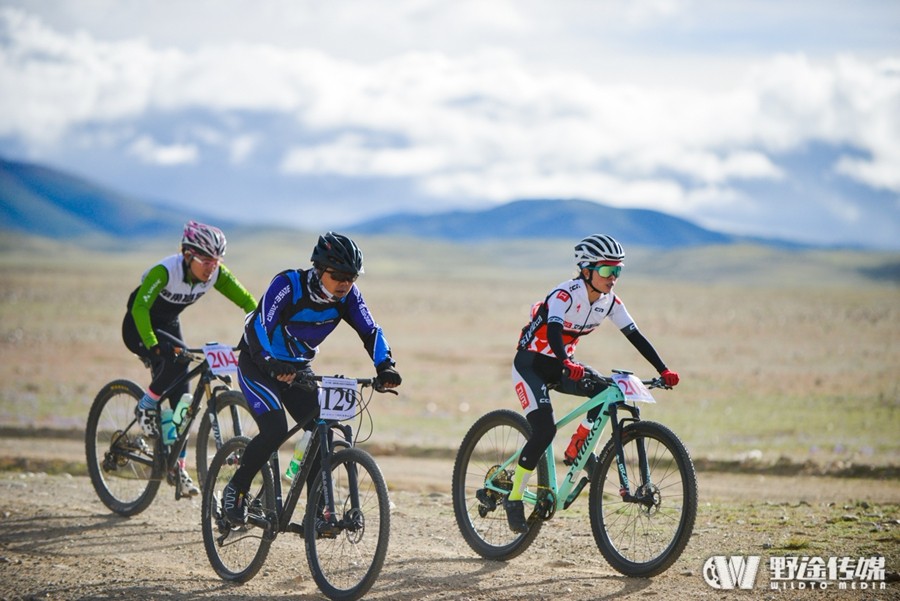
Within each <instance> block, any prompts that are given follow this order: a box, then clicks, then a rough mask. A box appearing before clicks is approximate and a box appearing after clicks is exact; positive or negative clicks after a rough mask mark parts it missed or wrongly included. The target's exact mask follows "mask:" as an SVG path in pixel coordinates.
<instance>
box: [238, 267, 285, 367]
mask: <svg viewBox="0 0 900 601" xmlns="http://www.w3.org/2000/svg"><path fill="white" fill-rule="evenodd" d="M292 298H293V288H292V286H291V281H290V279H288V278H287V276H285V275H283V274H279V275H277V276H275V278H274V279H273V280H272V283H271V284H269V288H268V289H267V290H266V292H265V294H264V295H263V297H262V299H261V300H260V301H259V311H258V313H257V314H256V315H255V316H253V319H252V320H251V321H250V322H249V323H248V324H247V326H246V329H247V330H250V331H251V332H252V335H250V336H248V337H247V338H248V342H249V343H250V355H251V357H253V360H254V361H256V362H257V363H259V364H262V362H264V361H265V360H266V357H270V356H272V355H273V353H272V338H273V337H274V336H275V334H276V330H277V329H278V328H279V327H280V323H281V312H282V311H283V310H284V308H285V306H288V305H290V304H291V299H292Z"/></svg>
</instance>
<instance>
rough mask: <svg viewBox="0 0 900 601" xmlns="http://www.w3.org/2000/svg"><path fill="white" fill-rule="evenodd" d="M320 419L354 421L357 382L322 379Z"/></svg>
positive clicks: (341, 379) (342, 379)
mask: <svg viewBox="0 0 900 601" xmlns="http://www.w3.org/2000/svg"><path fill="white" fill-rule="evenodd" d="M319 407H320V411H319V419H323V420H336V421H344V420H349V419H353V416H354V415H356V409H357V392H356V380H350V379H347V378H322V383H321V384H320V386H319Z"/></svg>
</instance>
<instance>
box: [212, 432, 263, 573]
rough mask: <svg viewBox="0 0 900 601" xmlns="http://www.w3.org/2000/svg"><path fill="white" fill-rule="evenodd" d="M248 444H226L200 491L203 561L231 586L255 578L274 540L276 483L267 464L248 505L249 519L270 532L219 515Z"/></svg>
mask: <svg viewBox="0 0 900 601" xmlns="http://www.w3.org/2000/svg"><path fill="white" fill-rule="evenodd" d="M249 443H250V439H249V438H246V437H243V436H239V437H237V438H232V439H230V440H227V441H225V444H223V445H222V448H221V449H219V451H218V452H217V453H216V455H215V457H213V460H212V462H211V463H210V465H209V474H208V476H207V483H208V486H205V487H204V488H203V505H202V507H201V513H200V525H201V528H202V530H203V546H204V547H205V549H206V557H207V558H208V559H209V563H210V565H211V566H212V568H213V570H215V572H216V574H218V575H219V577H220V578H222V579H223V580H228V581H231V582H247V581H248V580H250V579H251V578H253V577H254V576H256V574H257V572H259V570H260V568H261V567H262V566H263V563H264V562H265V561H266V556H268V554H269V547H270V546H271V544H272V540H273V539H274V537H275V526H274V524H275V522H276V520H277V512H276V509H275V481H274V477H273V476H272V469H271V467H269V464H268V463H266V464H265V465H264V466H263V467H262V469H261V470H260V471H259V473H258V474H256V476H255V477H254V478H253V483H252V484H251V485H250V492H249V493H248V496H247V502H248V504H249V507H248V512H249V513H250V514H251V516H255V517H259V518H264V519H265V520H267V521H268V522H270V523H271V524H272V526H271V530H270V531H269V532H267V531H266V530H264V529H263V528H260V527H258V526H254V525H253V524H251V523H247V524H245V525H243V526H232V525H230V524H229V523H228V522H227V521H226V520H225V519H224V516H223V514H222V505H221V499H222V490H223V489H224V488H225V486H226V485H227V484H228V483H229V482H230V481H231V477H232V476H234V473H235V472H236V471H237V469H238V467H240V465H241V458H242V457H243V454H244V449H245V448H247V445H248V444H249Z"/></svg>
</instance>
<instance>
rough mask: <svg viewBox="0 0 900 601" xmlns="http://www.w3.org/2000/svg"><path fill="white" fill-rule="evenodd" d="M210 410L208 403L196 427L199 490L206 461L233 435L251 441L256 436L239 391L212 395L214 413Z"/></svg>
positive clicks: (244, 401) (204, 479)
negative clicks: (213, 398) (213, 397)
mask: <svg viewBox="0 0 900 601" xmlns="http://www.w3.org/2000/svg"><path fill="white" fill-rule="evenodd" d="M212 408H213V404H212V403H210V407H209V408H208V409H207V410H206V411H205V412H204V413H203V415H202V417H201V419H200V425H199V427H198V428H197V481H198V483H199V484H200V488H201V489H202V488H203V487H204V486H206V475H207V472H208V471H209V462H210V461H212V458H213V456H215V454H216V452H218V450H219V449H220V448H222V444H223V443H224V442H225V441H226V440H229V439H231V438H234V437H235V436H246V437H247V438H250V439H252V438H253V437H254V436H256V435H257V434H258V433H259V428H258V427H257V425H256V420H254V419H253V414H252V413H250V407H249V406H248V405H247V399H245V398H244V395H243V393H241V391H240V390H226V391H224V392H222V393H221V394H218V395H216V399H215V413H213V411H212Z"/></svg>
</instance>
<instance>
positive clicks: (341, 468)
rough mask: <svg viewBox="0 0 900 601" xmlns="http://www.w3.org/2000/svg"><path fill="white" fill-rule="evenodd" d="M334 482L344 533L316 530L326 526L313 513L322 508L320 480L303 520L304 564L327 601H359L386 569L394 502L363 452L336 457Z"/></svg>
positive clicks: (346, 451)
mask: <svg viewBox="0 0 900 601" xmlns="http://www.w3.org/2000/svg"><path fill="white" fill-rule="evenodd" d="M351 469H352V470H355V472H356V474H357V487H356V488H357V492H358V493H359V505H360V506H359V507H352V506H351V494H350V485H349V481H348V474H349V471H348V470H351ZM331 476H332V483H333V487H334V500H335V502H334V504H335V511H336V512H337V513H339V514H340V515H339V516H338V517H339V519H341V521H342V522H343V523H344V524H345V527H342V528H340V529H339V530H338V531H336V532H334V533H330V534H328V533H323V532H322V531H321V530H320V529H319V528H318V527H319V526H320V525H321V524H322V522H323V520H322V519H320V518H321V512H320V511H316V510H314V509H311V508H319V507H324V495H323V489H322V475H321V474H319V475H318V476H317V478H316V480H315V482H314V483H313V488H312V491H313V492H312V493H311V494H310V495H309V499H308V504H307V511H306V515H305V517H304V520H303V537H304V541H305V544H306V559H307V562H308V563H309V569H310V571H311V572H312V576H313V580H315V582H316V584H317V585H318V587H319V590H320V591H322V593H324V594H325V596H326V597H328V598H329V599H331V600H332V601H355V600H356V599H359V598H361V597H362V596H363V595H365V594H366V592H368V590H369V589H370V588H371V587H372V585H373V584H374V583H375V580H376V579H377V578H378V575H379V573H380V572H381V568H382V566H383V565H384V558H385V556H386V555H387V548H388V541H389V539H390V525H391V509H390V497H389V496H388V489H387V484H386V483H385V481H384V476H383V475H382V474H381V470H380V469H379V468H378V464H376V463H375V460H374V459H373V458H372V456H371V455H369V454H368V453H366V452H365V451H363V450H361V449H356V448H350V449H344V450H341V451H337V452H336V453H334V454H333V455H332V456H331ZM351 524H352V526H350V527H346V526H347V525H351ZM372 535H374V537H375V539H374V540H372Z"/></svg>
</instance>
